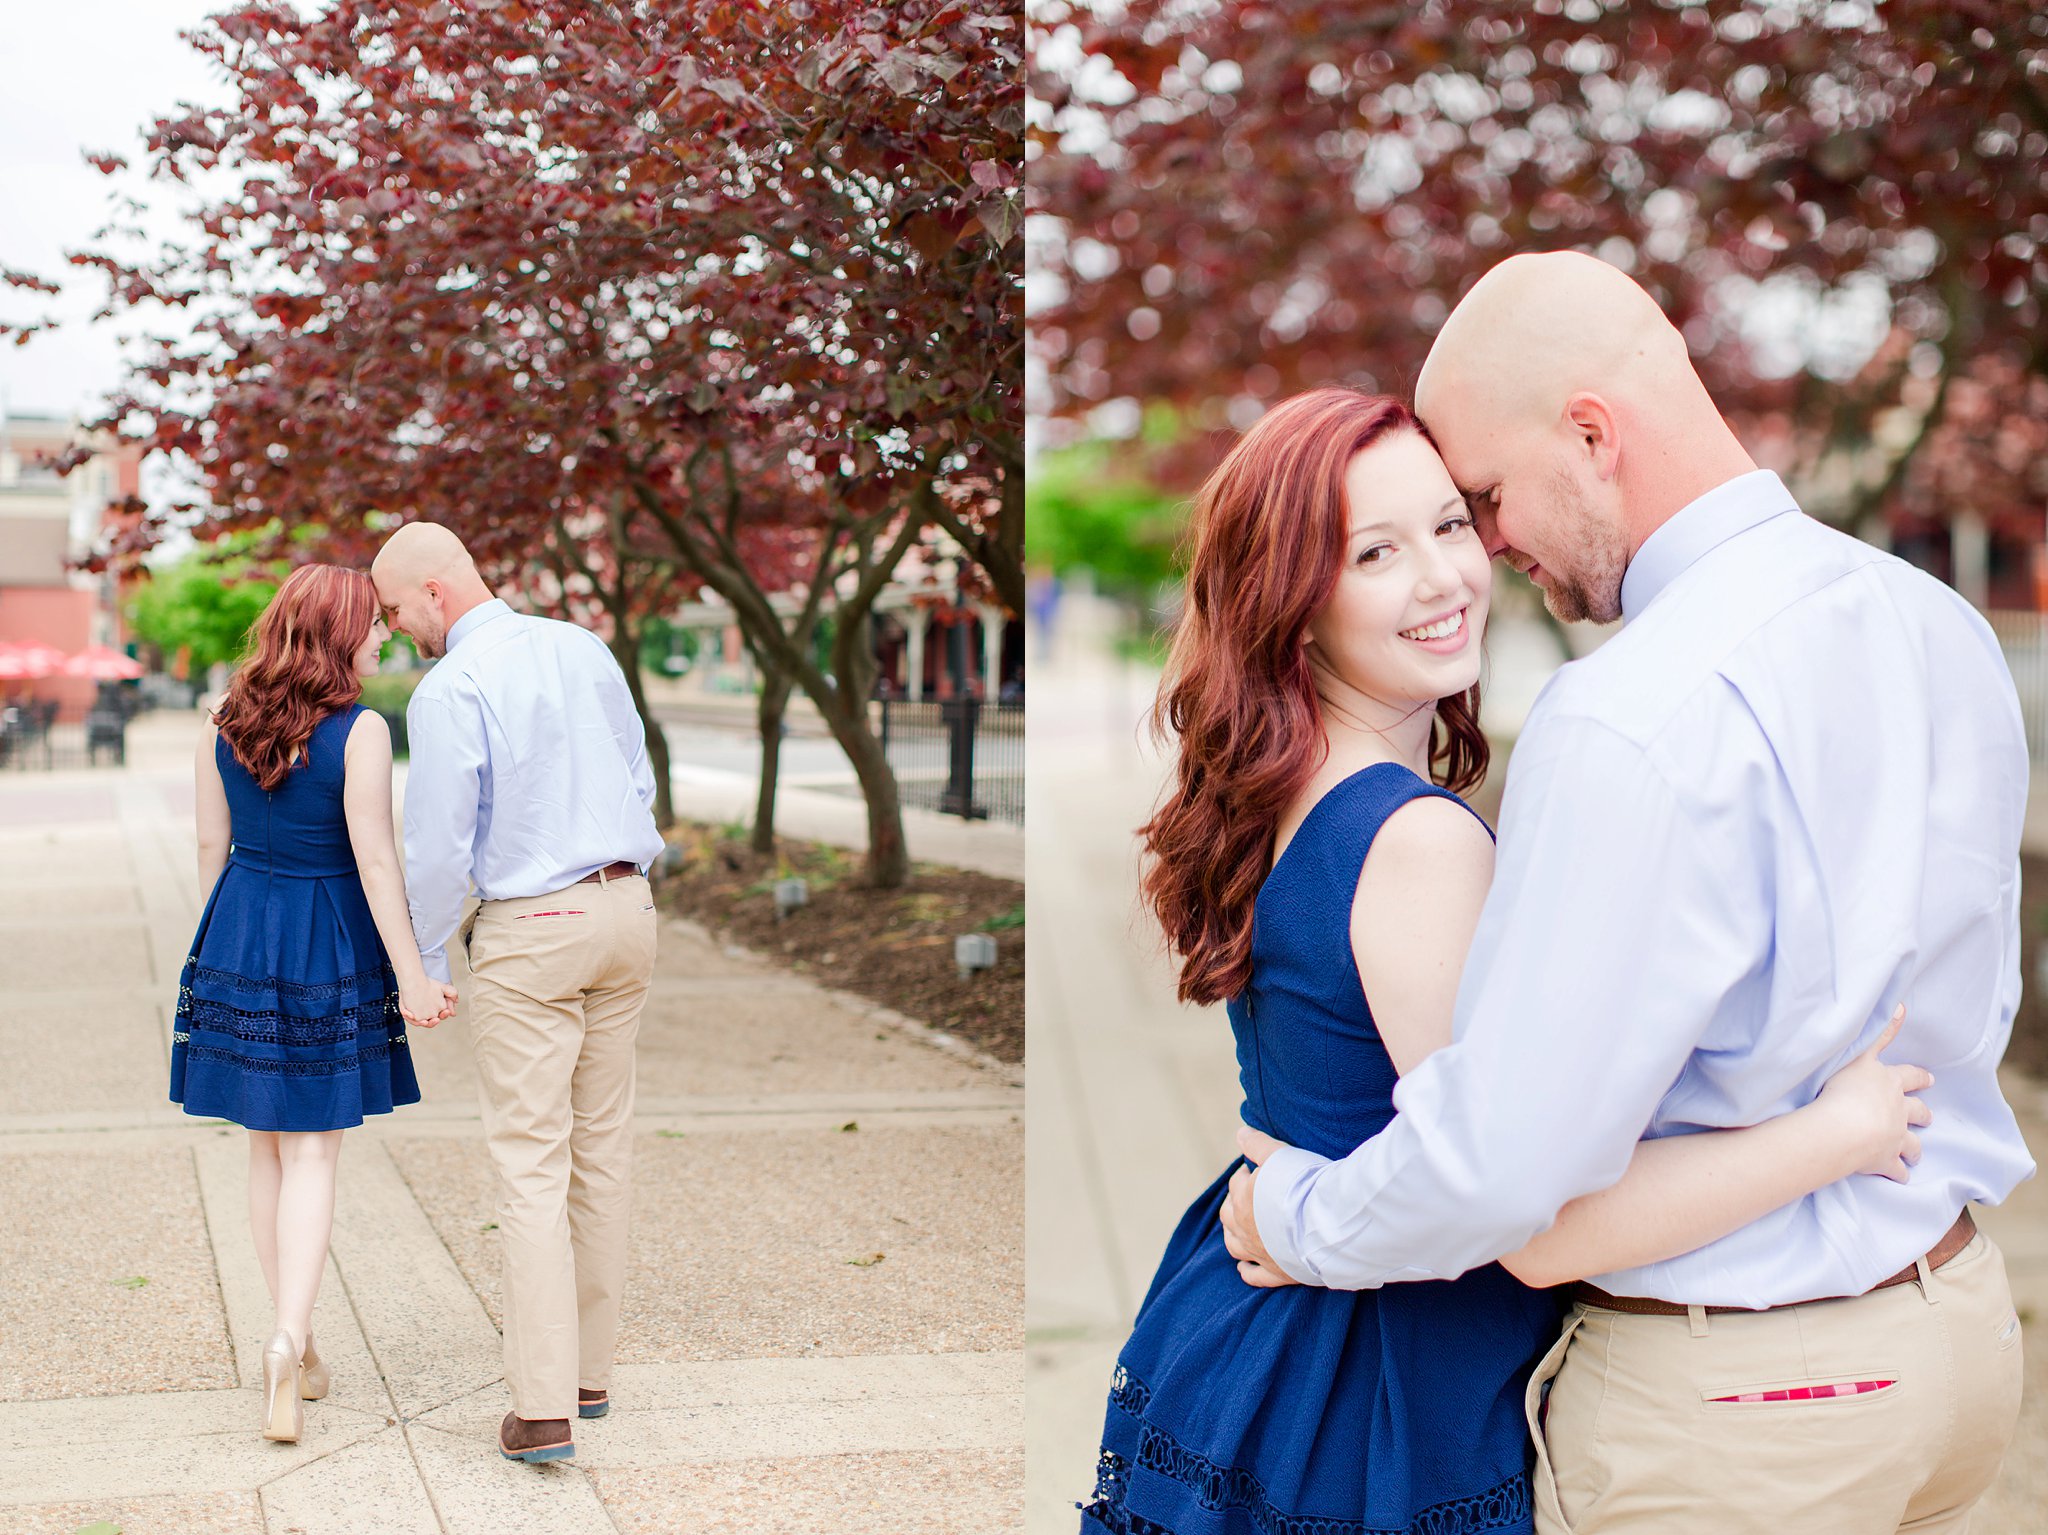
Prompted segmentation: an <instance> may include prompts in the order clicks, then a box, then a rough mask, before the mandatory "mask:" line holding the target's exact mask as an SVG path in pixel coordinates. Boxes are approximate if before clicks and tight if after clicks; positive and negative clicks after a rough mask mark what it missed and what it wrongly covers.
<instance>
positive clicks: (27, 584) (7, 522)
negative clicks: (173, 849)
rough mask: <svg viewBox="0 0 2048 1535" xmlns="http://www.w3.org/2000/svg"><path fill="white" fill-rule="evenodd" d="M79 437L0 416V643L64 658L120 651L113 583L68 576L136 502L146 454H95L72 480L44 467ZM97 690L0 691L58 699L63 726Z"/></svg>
mask: <svg viewBox="0 0 2048 1535" xmlns="http://www.w3.org/2000/svg"><path fill="white" fill-rule="evenodd" d="M77 437H78V428H77V426H76V425H75V424H74V423H72V422H69V421H63V420H59V419H57V418H55V417H51V416H33V415H0V640H11V641H17V642H19V641H25V640H41V641H42V642H43V643H44V644H46V645H54V646H55V647H56V648H57V649H59V650H61V651H63V652H64V653H65V654H66V655H76V654H77V653H78V652H79V651H81V650H84V649H85V648H86V647H87V646H88V645H112V646H115V647H116V648H119V646H120V645H121V644H122V642H123V639H124V635H123V633H122V629H121V614H120V602H119V591H118V583H117V582H116V580H115V578H114V577H113V576H112V575H111V574H109V575H92V574H89V573H87V572H85V571H82V570H77V569H74V568H73V567H72V564H71V562H72V561H74V560H78V559H82V558H84V557H85V556H86V555H87V554H88V553H90V552H91V551H92V549H93V548H94V546H95V545H96V544H98V542H99V540H100V535H101V532H102V530H103V528H104V526H105V524H106V522H107V520H108V518H109V517H110V516H111V515H118V514H114V513H110V511H109V508H110V507H111V506H112V505H114V504H117V503H119V502H121V501H122V500H124V499H125V498H126V497H128V496H131V495H134V494H135V493H136V492H137V489H138V485H139V481H140V474H141V467H142V454H141V452H140V450H139V449H134V448H121V449H111V450H110V451H107V452H102V453H98V454H95V455H94V456H93V457H92V458H91V459H90V460H89V461H88V462H86V463H84V464H82V465H80V466H79V467H78V468H77V469H74V470H73V471H72V472H71V473H70V474H68V475H59V474H58V473H57V471H56V470H55V469H53V468H51V467H49V463H48V460H50V459H52V458H54V457H55V456H57V455H58V454H61V453H63V452H64V451H66V450H67V449H68V448H69V447H70V446H71V444H72V443H73V442H74V441H76V440H77ZM94 687H95V685H94V684H93V683H91V682H89V681H86V680H84V679H82V678H75V677H48V678H44V679H43V680H41V681H39V682H16V683H0V691H5V692H6V693H7V694H8V695H9V696H10V697H21V696H28V697H34V698H55V699H57V700H58V701H59V702H60V704H61V705H62V712H61V713H60V715H59V718H61V719H67V720H75V719H81V718H83V717H84V714H85V711H86V708H87V706H88V705H90V704H91V702H92V699H93V693H94Z"/></svg>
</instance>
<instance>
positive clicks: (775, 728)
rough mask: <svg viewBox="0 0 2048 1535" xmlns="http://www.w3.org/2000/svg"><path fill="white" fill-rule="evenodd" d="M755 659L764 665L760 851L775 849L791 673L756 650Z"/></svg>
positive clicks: (757, 811) (756, 845)
mask: <svg viewBox="0 0 2048 1535" xmlns="http://www.w3.org/2000/svg"><path fill="white" fill-rule="evenodd" d="M754 660H755V662H756V664H758V665H759V666H760V668H761V707H760V720H761V787H760V792H759V793H758V794H757V795H756V796H755V799H754V836H753V841H752V843H751V846H752V847H753V849H754V851H755V852H757V853H772V852H774V851H775V784H776V778H777V775H778V774H779V773H780V771H781V766H782V720H783V716H784V714H786V713H787V712H788V709H789V690H790V686H791V683H790V677H789V674H788V673H787V672H785V671H783V670H782V669H781V667H779V666H777V665H776V664H775V663H774V661H773V660H772V659H770V658H769V657H768V656H766V655H764V654H762V653H761V651H759V650H756V651H755V653H754Z"/></svg>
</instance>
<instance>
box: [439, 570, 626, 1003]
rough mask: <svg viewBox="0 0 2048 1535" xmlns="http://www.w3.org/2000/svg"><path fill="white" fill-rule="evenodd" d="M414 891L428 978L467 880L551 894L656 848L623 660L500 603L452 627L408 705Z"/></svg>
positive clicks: (443, 950) (566, 627)
mask: <svg viewBox="0 0 2048 1535" xmlns="http://www.w3.org/2000/svg"><path fill="white" fill-rule="evenodd" d="M405 731H406V735H407V736H408V737H409V738H410V744H411V749H412V766H411V768H410V769H409V770H408V772H407V775H406V783H405V884H406V896H407V899H408V901H409V903H410V905H411V907H412V928H413V935H414V936H415V937H416V938H417V939H418V940H419V945H420V958H421V959H422V960H423V961H425V963H426V967H427V974H428V975H430V976H433V977H434V978H435V979H437V980H442V981H445V980H447V979H449V974H448V953H447V945H448V939H449V936H450V935H451V934H453V933H454V931H455V924H456V922H457V921H458V920H459V918H460V917H461V914H462V903H463V900H464V898H465V897H466V896H467V895H468V894H469V891H470V888H471V886H472V884H473V885H474V886H475V889H476V893H477V895H478V896H479V897H480V898H481V899H483V900H486V901H505V900H512V899H515V898H517V897H520V896H529V895H546V894H548V893H549V892H551V891H555V890H560V889H563V888H564V887H566V886H569V885H573V884H575V883H576V881H578V880H579V879H581V878H583V876H584V875H586V874H589V873H591V872H593V871H594V870H597V869H602V868H603V867H604V866H605V865H606V864H609V863H617V862H619V861H621V860H623V861H626V862H630V863H635V864H639V865H640V866H641V867H642V868H643V869H644V868H645V867H646V865H647V864H649V863H651V862H652V861H653V859H654V857H655V855H656V854H657V853H659V852H660V851H661V833H660V832H658V831H657V830H655V827H654V811H653V806H654V773H653V771H652V769H650V768H649V766H648V763H647V736H646V731H645V728H644V727H643V726H642V725H641V723H640V716H639V714H638V713H637V712H636V711H635V710H634V708H633V695H632V694H631V693H630V692H629V691H628V690H627V688H626V679H625V676H624V674H623V673H621V672H620V670H619V663H618V662H617V661H616V660H615V659H613V656H612V653H611V651H610V650H608V649H607V648H606V647H605V643H604V641H603V640H601V639H599V638H598V637H597V636H596V635H594V634H592V633H591V632H590V631H589V630H587V629H579V628H577V627H576V626H575V625H574V624H565V623H558V622H556V621H555V620H554V619H551V618H533V617H530V616H528V615H526V614H524V613H515V612H513V611H512V610H511V609H510V608H508V607H506V606H505V604H504V603H502V602H500V601H497V600H495V599H494V600H492V601H490V602H486V603H482V604H480V605H479V606H477V607H474V608H472V609H470V611H469V612H467V613H465V614H463V615H462V617H461V618H460V619H458V620H457V621H456V623H455V625H454V626H453V627H452V628H451V629H449V631H448V649H447V653H446V655H444V656H443V657H442V659H441V660H440V662H439V663H438V664H437V665H436V666H435V667H434V669H433V670H432V671H430V672H428V673H427V675H426V676H425V677H424V678H422V679H421V681H420V685H419V687H418V688H417V689H415V690H414V692H413V695H412V702H411V703H410V704H408V705H407V706H406V711H405Z"/></svg>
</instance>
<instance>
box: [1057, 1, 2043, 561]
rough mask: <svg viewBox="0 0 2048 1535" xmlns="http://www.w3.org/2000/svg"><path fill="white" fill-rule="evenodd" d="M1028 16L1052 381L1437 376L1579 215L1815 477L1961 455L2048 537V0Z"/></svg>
mask: <svg viewBox="0 0 2048 1535" xmlns="http://www.w3.org/2000/svg"><path fill="white" fill-rule="evenodd" d="M1033 14H1034V34H1033V38H1032V46H1033V57H1034V73H1033V76H1032V87H1033V92H1034V96H1035V98H1036V100H1035V102H1034V107H1033V110H1034V114H1035V116H1034V120H1033V123H1032V127H1031V133H1030V136H1031V141H1032V142H1031V144H1030V147H1029V150H1028V155H1029V167H1030V171H1029V183H1030V185H1029V208H1030V210H1031V213H1032V215H1033V218H1034V230H1033V242H1032V247H1033V255H1032V260H1033V262H1034V270H1035V281H1037V282H1040V283H1042V284H1044V287H1045V291H1046V292H1047V293H1048V294H1049V298H1048V301H1047V302H1046V303H1045V304H1044V305H1043V306H1042V309H1041V310H1040V312H1039V313H1037V314H1036V315H1035V316H1034V336H1035V344H1036V346H1037V349H1038V355H1039V357H1040V359H1041V361H1042V363H1043V365H1044V367H1045V369H1046V374H1045V378H1046V385H1047V391H1046V394H1047V405H1048V407H1049V408H1050V409H1051V410H1052V411H1054V412H1058V413H1066V414H1070V415H1079V414H1082V413H1085V412H1087V411H1089V410H1090V409H1092V408H1093V407H1095V406H1096V405H1097V404H1099V403H1100V402H1102V401H1104V400H1108V399H1112V398H1118V397H1124V398H1134V399H1137V400H1142V401H1169V402H1172V403H1174V404H1175V405H1177V406H1179V407H1180V408H1181V409H1182V410H1183V411H1184V412H1185V413H1186V416H1187V418H1188V419H1189V420H1190V421H1191V422H1192V423H1193V424H1194V425H1195V426H1196V427H1197V428H1199V429H1215V428H1220V427H1222V426H1224V425H1226V424H1233V423H1234V424H1242V422H1243V421H1244V420H1245V419H1248V417H1249V416H1250V415H1255V414H1256V413H1257V411H1258V409H1259V408H1260V407H1261V406H1262V405H1263V404H1264V403H1267V402H1270V401H1271V400H1273V399H1275V398H1277V397H1279V396H1280V395H1283V394H1285V393H1289V392H1291V391H1294V390H1296V389H1300V388H1303V387H1307V386H1309V385H1313V384H1316V383H1320V382H1324V381H1328V380H1334V379H1347V380H1353V381H1357V382H1360V383H1363V384H1365V385H1367V386H1368V387H1375V388H1382V389H1388V390H1394V391H1405V390H1406V389H1408V388H1409V387H1410V386H1411V385H1412V382H1413V379H1414V376H1415V373H1416V370H1417V369H1418V367H1419V366H1420V363H1421V359H1422V357H1423V355H1424V353H1425V352H1426V350H1427V348H1428V345H1429V342H1430V339H1431V337H1432V336H1433V335H1434V333H1435V331H1436V329H1437V327H1438V326H1439V325H1440V324H1441V323H1442V320H1443V317H1444V315H1445V314H1446V313H1447V312H1448V310H1449V307H1450V306H1451V305H1452V304H1454V303H1455V302H1456V300H1457V299H1458V297H1459V296H1460V295H1461V294H1462V293H1463V292H1464V290H1465V289H1466V288H1467V287H1469V286H1470V284H1471V283H1472V282H1473V281H1474V280H1475V279H1476V278H1477V276H1478V275H1479V273H1481V272H1482V271H1484V270H1485V269H1486V268H1487V267H1489V266H1491V265H1493V264H1494V263H1496V262H1498V261H1499V260H1501V259H1502V258H1503V257H1505V256H1507V255H1508V254H1510V253H1513V252H1516V251H1527V250H1547V249H1557V248H1577V249H1583V250H1588V251H1592V252H1595V253H1597V254H1599V255H1601V256H1602V257H1604V258H1606V259H1608V260H1611V261H1613V262H1615V263H1616V264H1617V265H1619V266H1621V267H1622V268H1624V269H1625V270H1627V271H1629V272H1631V273H1632V274H1633V275H1634V276H1635V277H1636V278H1638V279H1639V280H1640V281H1641V282H1643V283H1644V284H1645V285H1646V286H1647V287H1648V288H1649V289H1650V291H1651V292H1652V293H1653V294H1655V295H1656V296H1657V298H1658V299H1659V301H1660V302H1662V303H1663V305H1664V306H1665V308H1666V310H1667V312H1668V313H1670V314H1671V315H1672V317H1673V318H1674V320H1676V321H1677V322H1678V323H1679V324H1680V325H1681V326H1682V327H1683V328H1684V330H1685V333H1686V335H1687V338H1688V339H1689V341H1690V342H1691V343H1692V346H1693V350H1694V354H1695V357H1696V359H1697V361H1698V362H1699V365H1700V367H1701V369H1702V372H1703V374H1704V376H1705V377H1706V379H1707V381H1708V383H1709V385H1710V387H1711V388H1713V390H1714V391H1715V393H1716V395H1717V398H1718V399H1719V400H1720V401H1721V403H1722V405H1723V406H1724V408H1725V409H1726V410H1727V411H1728V413H1729V414H1730V416H1731V417H1732V418H1733V419H1734V420H1735V421H1736V423H1737V425H1738V428H1739V429H1740V430H1742V431H1743V432H1744V433H1745V435H1746V436H1748V437H1749V439H1750V440H1751V441H1752V442H1753V443H1756V444H1759V445H1761V446H1764V447H1767V448H1768V449H1769V451H1770V453H1771V454H1772V455H1773V458H1774V461H1775V462H1776V463H1777V465H1778V466H1779V467H1781V468H1782V469H1785V470H1787V471H1789V472H1790V473H1791V474H1792V475H1793V476H1794V477H1795V478H1796V479H1797V480H1798V481H1799V483H1800V484H1801V486H1802V488H1803V490H1804V491H1805V492H1806V493H1807V495H1808V497H1809V500H1810V501H1817V502H1819V503H1820V504H1819V505H1817V506H1816V508H1815V509H1816V510H1819V511H1821V512H1823V513H1824V514H1826V515H1830V516H1833V517H1835V518H1836V519H1838V520H1840V521H1843V522H1852V523H1854V522H1862V521H1863V520H1864V519H1865V518H1868V517H1870V516H1871V515H1872V514H1873V513H1879V512H1882V513H1884V514H1886V515H1887V516H1888V517H1889V518H1891V519H1892V520H1893V521H1894V522H1898V523H1903V521H1904V520H1906V519H1909V518H1912V517H1922V518H1925V517H1931V516H1939V515H1941V513H1942V511H1943V509H1944V507H1946V506H1947V505H1949V504H1952V503H1951V500H1950V498H1951V497H1953V496H1954V495H1956V494H1958V493H1962V492H1963V488H1964V487H1965V486H1967V492H1966V493H1967V494H1968V495H1969V496H1970V497H1971V498H1972V500H1973V503H1974V504H1973V506H1972V508H1971V514H1972V515H1976V516H1982V517H1985V518H1987V519H1988V520H1989V522H1990V523H1991V525H1992V527H1993V529H1994V531H1996V530H1998V529H2000V528H2009V529H2010V531H2011V533H2012V536H2014V537H2023V538H2025V539H2027V540H2028V541H2029V542H2038V529H2039V525H2040V519H2041V507H2042V504H2043V501H2044V498H2048V460H2044V459H2042V458H2041V457H2039V456H2036V457H2034V458H2033V459H2032V460H2031V462H2029V463H2026V464H2019V463H2018V462H2017V459H2018V457H2019V456H2020V455H2019V454H2018V453H2017V451H2016V450H2015V449H2014V447H2013V443H2014V442H2016V441H2017V440H2018V438H2020V437H2025V436H2026V434H2027V430H2028V428H2027V426H2026V422H2027V421H2028V420H2037V419H2038V409H2039V407H2038V403H2037V394H2036V390H2037V388H2038V386H2039V384H2040V381H2041V380H2042V378H2043V376H2044V374H2048V324H2044V310H2043V302H2044V298H2048V177H2044V176H2043V174H2042V165H2043V164H2044V163H2048V84H2044V82H2048V13H2044V12H2042V11H2041V10H2040V9H2039V8H2038V7H2035V6H2029V5H2021V4H1998V3H1989V0H1891V3H1888V4H1885V5H1883V6H1871V7H1861V6H1832V7H1798V6H1794V7H1776V8H1773V7H1763V6H1754V5H1746V4H1720V3H1709V4H1695V3H1684V4H1680V3H1677V0H1649V3H1636V4H1627V5H1623V4H1617V3H1603V0H1538V3H1535V4H1531V5H1526V6H1502V5H1492V4H1484V3H1479V0H1424V3H1421V4H1416V5H1357V4H1349V3H1344V0H1292V3H1287V4H1277V3H1271V0H1220V3H1216V4H1211V5H1203V6H1184V5H1180V4H1173V3H1168V0H1131V3H1129V4H1122V5H1118V6H1116V7H1114V8H1111V7H1107V6H1105V7H1103V8H1101V10H1100V11H1098V10H1096V9H1095V8H1094V7H1092V6H1089V5H1085V4H1067V5H1059V4H1051V5H1047V6H1044V7H1042V8H1039V9H1038V10H1037V11H1035V12H1034V13H1033ZM1759 299H1761V300H1763V302H1759ZM1774 315H1775V316H1777V317H1778V318H1776V319H1775V320H1773V319H1772V318H1771V317H1772V316H1774ZM1887 332H1888V333H1889V335H1888V337H1887ZM1880 337H1886V339H1885V341H1884V344H1882V345H1879V346H1877V347H1876V348H1875V351H1874V352H1873V350H1872V343H1873V342H1874V341H1876V340H1877V339H1878V338H1880ZM1859 363H1860V365H1859ZM1966 384H1967V385H1968V387H1965V386H1966ZM1987 409H1988V410H1989V411H1990V413H1991V415H1992V416H1994V417H1997V418H2000V422H2001V423H2002V424H1992V423H1991V422H1990V421H1988V420H1986V419H1985V411H1986V410H1987ZM1995 440H2003V441H2004V442H2005V443H2006V451H2005V453H2004V456H2003V459H2002V460H2001V459H2000V457H1999V455H1998V453H1997V452H1996V450H1995V449H1994V447H1993V443H1994V441H1995ZM2001 463H2003V464H2005V465H2006V467H2000V464H2001ZM1190 467H1192V468H1193V469H1194V470H1195V471H1196V472H1199V469H1200V468H1201V467H1202V466H1201V465H1200V464H1195V465H1192V466H1190Z"/></svg>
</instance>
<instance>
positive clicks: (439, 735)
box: [405, 693, 487, 981]
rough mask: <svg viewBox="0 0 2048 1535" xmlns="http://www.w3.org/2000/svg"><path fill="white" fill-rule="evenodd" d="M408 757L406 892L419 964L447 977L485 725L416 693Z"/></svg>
mask: <svg viewBox="0 0 2048 1535" xmlns="http://www.w3.org/2000/svg"><path fill="white" fill-rule="evenodd" d="M405 732H406V736H407V739H408V742H409V745H410V748H411V752H412V762H411V766H410V767H409V768H408V769H407V772H406V780H405V895H406V903H407V905H408V906H409V907H410V909H411V912H412V931H413V937H414V938H415V939H417V940H418V942H419V946H420V961H421V963H422V964H424V965H425V966H426V970H427V974H428V975H430V976H432V977H433V978H434V979H435V980H437V981H448V980H450V979H451V977H450V974H449V970H448V939H449V937H450V935H451V934H453V933H454V931H455V924H456V922H457V921H458V920H459V919H460V917H461V915H462V903H463V900H464V899H465V898H466V897H467V896H468V894H469V886H470V876H471V873H472V865H473V864H474V862H475V857H476V828H477V817H478V807H479V806H480V805H481V803H482V796H483V781H484V770H485V766H486V762H487V756H486V748H485V743H484V736H483V723H482V721H481V720H479V719H476V718H475V717H474V715H473V714H472V715H471V717H469V718H467V719H465V718H464V716H463V714H462V712H461V711H460V710H458V709H457V708H456V707H455V706H454V705H453V704H452V703H451V701H449V700H447V699H442V698H422V697H420V695H419V694H418V693H414V694H413V697H412V702H411V703H409V704H408V705H407V706H406V710H405Z"/></svg>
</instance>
